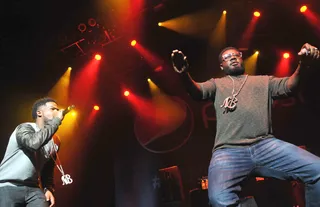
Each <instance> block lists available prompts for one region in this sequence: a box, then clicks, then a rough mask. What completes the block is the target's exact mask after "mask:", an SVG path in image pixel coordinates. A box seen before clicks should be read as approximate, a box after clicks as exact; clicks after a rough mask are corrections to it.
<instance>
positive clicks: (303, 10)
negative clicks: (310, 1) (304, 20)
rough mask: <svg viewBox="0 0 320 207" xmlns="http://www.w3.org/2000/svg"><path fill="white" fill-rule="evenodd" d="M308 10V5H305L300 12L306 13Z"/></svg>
mask: <svg viewBox="0 0 320 207" xmlns="http://www.w3.org/2000/svg"><path fill="white" fill-rule="evenodd" d="M307 9H308V7H307V6H306V5H304V6H302V7H300V12H301V13H304V12H306V11H307Z"/></svg>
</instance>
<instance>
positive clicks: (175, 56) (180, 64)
mask: <svg viewBox="0 0 320 207" xmlns="http://www.w3.org/2000/svg"><path fill="white" fill-rule="evenodd" d="M171 60H172V66H173V69H174V70H175V71H176V72H178V73H182V72H184V71H186V70H187V69H188V68H189V63H188V61H187V56H185V55H184V54H183V53H182V52H181V51H180V50H173V51H172V53H171Z"/></svg>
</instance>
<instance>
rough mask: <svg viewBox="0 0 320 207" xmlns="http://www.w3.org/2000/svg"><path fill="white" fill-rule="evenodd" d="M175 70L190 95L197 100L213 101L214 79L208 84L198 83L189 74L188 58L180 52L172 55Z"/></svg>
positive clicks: (207, 82) (174, 52)
mask: <svg viewBox="0 0 320 207" xmlns="http://www.w3.org/2000/svg"><path fill="white" fill-rule="evenodd" d="M171 58H172V65H173V68H174V70H175V71H176V72H177V73H178V74H179V76H180V78H181V81H182V83H183V85H184V86H185V88H186V90H187V92H188V93H189V95H190V96H191V97H192V98H193V99H195V100H208V99H212V98H213V97H214V94H215V89H216V87H215V83H214V80H213V79H210V80H208V81H206V82H202V83H200V82H196V81H194V80H193V79H192V77H191V75H190V74H189V73H188V72H187V70H188V68H189V64H188V61H187V57H186V56H185V55H184V54H183V53H182V52H181V51H179V50H174V51H173V52H172V54H171Z"/></svg>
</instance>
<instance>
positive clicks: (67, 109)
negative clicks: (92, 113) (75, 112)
mask: <svg viewBox="0 0 320 207" xmlns="http://www.w3.org/2000/svg"><path fill="white" fill-rule="evenodd" d="M74 108H75V105H71V106H68V107H67V108H66V109H65V110H63V112H62V115H63V116H65V115H66V114H67V113H69V112H70V111H71V110H72V109H74Z"/></svg>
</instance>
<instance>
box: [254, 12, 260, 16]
mask: <svg viewBox="0 0 320 207" xmlns="http://www.w3.org/2000/svg"><path fill="white" fill-rule="evenodd" d="M253 15H254V16H255V17H260V15H261V14H260V12H258V11H255V12H253Z"/></svg>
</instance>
